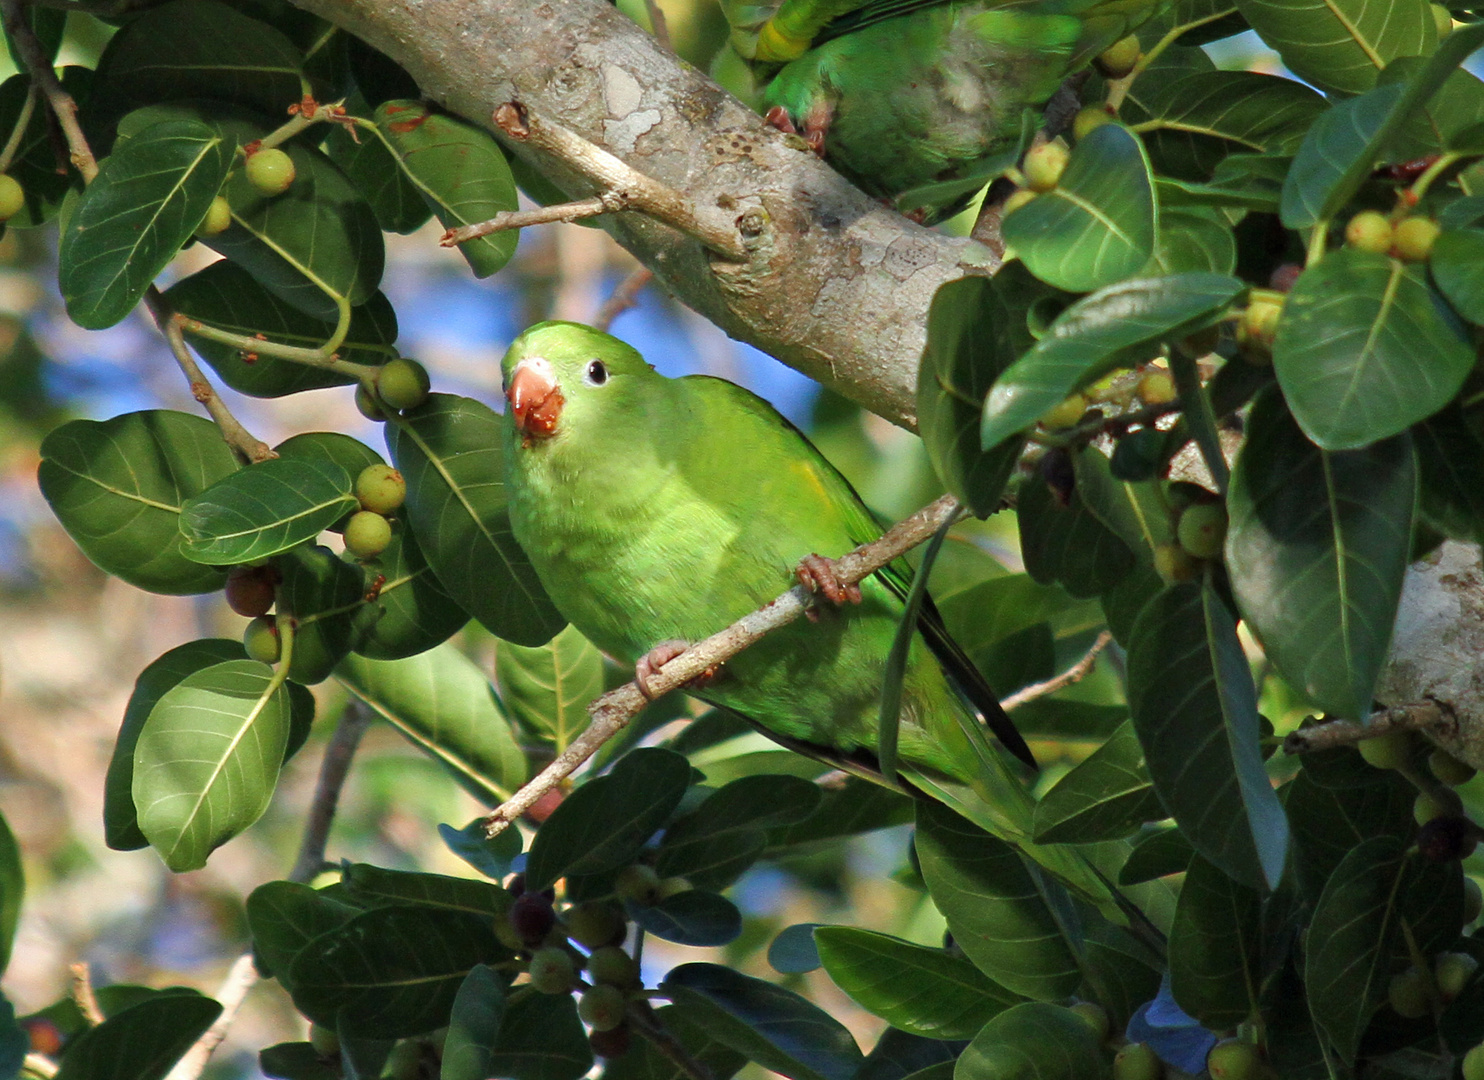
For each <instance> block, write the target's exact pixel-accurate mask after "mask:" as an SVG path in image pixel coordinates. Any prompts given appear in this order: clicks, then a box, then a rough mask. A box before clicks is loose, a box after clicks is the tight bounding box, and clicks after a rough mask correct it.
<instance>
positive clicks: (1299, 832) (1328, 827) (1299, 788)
mask: <svg viewBox="0 0 1484 1080" xmlns="http://www.w3.org/2000/svg"><path fill="white" fill-rule="evenodd" d="M1352 753H1353V752H1352ZM1307 756H1308V755H1306V757H1307ZM1306 765H1307V762H1306ZM1363 775H1366V776H1367V779H1368V780H1369V782H1368V783H1365V784H1360V785H1352V786H1346V787H1333V786H1330V785H1327V784H1326V783H1324V782H1323V780H1321V779H1317V778H1316V770H1314V769H1312V768H1308V767H1306V768H1304V769H1303V770H1301V771H1300V772H1299V774H1298V775H1297V776H1296V777H1294V778H1293V780H1292V781H1291V782H1289V783H1288V784H1286V785H1284V788H1283V808H1284V810H1285V811H1286V812H1287V814H1288V820H1289V822H1290V824H1291V825H1292V827H1293V856H1294V857H1293V868H1294V874H1295V884H1297V886H1298V888H1299V891H1300V895H1302V896H1303V897H1304V899H1306V900H1307V901H1308V902H1310V903H1313V902H1315V901H1317V900H1318V899H1319V894H1320V893H1321V892H1323V891H1324V886H1325V884H1326V883H1327V882H1328V881H1329V878H1330V875H1331V874H1333V873H1334V870H1335V867H1337V866H1339V865H1340V862H1341V861H1342V860H1343V859H1344V858H1345V856H1346V855H1347V854H1349V852H1350V850H1351V849H1352V848H1354V847H1356V846H1357V845H1359V844H1360V843H1361V841H1363V840H1369V839H1371V838H1372V837H1376V836H1394V837H1396V838H1397V839H1398V840H1410V839H1411V838H1412V836H1413V834H1414V833H1415V831H1416V822H1415V821H1414V820H1413V818H1412V803H1413V801H1414V800H1415V799H1416V797H1417V792H1416V789H1415V788H1414V787H1412V785H1411V784H1410V783H1408V782H1407V781H1406V780H1404V779H1402V777H1401V776H1400V775H1399V774H1397V773H1395V772H1393V771H1391V770H1389V769H1388V770H1385V771H1382V770H1380V769H1366V770H1365V773H1364V774H1363Z"/></svg>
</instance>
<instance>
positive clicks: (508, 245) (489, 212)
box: [376, 101, 518, 278]
mask: <svg viewBox="0 0 1484 1080" xmlns="http://www.w3.org/2000/svg"><path fill="white" fill-rule="evenodd" d="M376 126H377V128H378V129H379V130H380V131H381V132H382V134H383V135H385V136H386V138H387V140H388V141H389V142H390V143H391V145H392V146H393V147H394V148H395V150H396V152H397V155H398V158H399V160H400V163H401V166H402V168H403V169H405V170H406V172H407V175H408V177H409V178H410V179H411V180H412V182H413V184H414V185H415V186H416V187H417V189H418V190H419V191H420V192H421V193H422V197H423V198H424V199H425V200H426V201H427V203H428V205H429V206H431V207H432V208H433V213H434V214H436V215H437V216H438V220H439V221H440V222H441V223H442V224H443V226H444V227H445V228H449V229H455V228H458V227H459V226H461V225H474V224H477V223H478V222H481V221H487V220H488V219H490V218H492V217H494V216H495V215H496V214H497V213H499V212H500V211H502V210H514V209H515V208H516V203H517V200H516V193H515V179H514V178H513V177H512V176H511V175H510V166H509V165H508V164H507V163H506V160H505V155H504V153H502V152H501V150H500V146H499V144H498V143H496V142H495V140H494V138H493V137H492V136H491V135H490V134H489V133H488V132H487V131H482V130H480V129H479V128H477V127H475V126H474V125H473V124H469V123H466V122H465V121H463V120H459V119H457V118H456V117H453V116H449V115H447V114H446V113H437V112H434V111H432V110H431V109H430V108H428V106H427V105H425V104H423V103H422V102H420V101H387V102H383V103H382V104H381V105H379V106H377V109H376ZM517 240H518V236H517V234H516V232H515V231H514V230H507V231H505V232H497V233H491V234H490V235H488V236H481V237H479V238H478V239H477V240H470V241H468V242H467V243H463V244H460V245H459V253H460V254H462V255H463V256H464V258H465V259H467V260H468V262H469V267H470V268H471V269H472V270H473V271H474V276H475V277H481V278H482V277H488V276H489V275H491V274H493V273H494V272H495V271H496V270H498V269H500V268H501V267H502V266H504V265H505V264H506V263H507V262H509V261H510V257H511V256H512V255H514V254H515V244H516V241H517Z"/></svg>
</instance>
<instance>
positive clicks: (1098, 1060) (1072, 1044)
mask: <svg viewBox="0 0 1484 1080" xmlns="http://www.w3.org/2000/svg"><path fill="white" fill-rule="evenodd" d="M1108 1075H1109V1069H1108V1055H1107V1054H1106V1053H1104V1051H1103V1048H1102V1047H1101V1046H1099V1045H1098V1037H1097V1035H1095V1034H1094V1033H1093V1030H1092V1027H1091V1025H1089V1024H1088V1023H1087V1022H1086V1021H1085V1020H1083V1019H1082V1018H1081V1017H1080V1016H1078V1015H1077V1014H1076V1013H1074V1012H1072V1010H1070V1009H1066V1008H1063V1007H1062V1006H1060V1005H1049V1004H1047V1003H1045V1002H1041V1001H1027V1002H1024V1003H1022V1004H1020V1005H1016V1006H1015V1007H1014V1008H1012V1009H1006V1010H1005V1011H1004V1012H1002V1013H1000V1015H998V1016H996V1017H995V1018H994V1019H993V1020H991V1021H990V1022H989V1023H987V1024H985V1025H984V1028H983V1030H982V1031H980V1032H979V1034H978V1035H976V1036H975V1037H974V1041H973V1042H971V1043H969V1045H968V1048H967V1049H965V1050H964V1052H963V1056H962V1057H960V1058H959V1059H958V1065H957V1066H956V1067H955V1068H954V1070H953V1076H954V1080H1022V1078H1023V1080H1105V1078H1106V1077H1107V1076H1108Z"/></svg>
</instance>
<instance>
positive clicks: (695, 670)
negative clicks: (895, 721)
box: [482, 495, 964, 836]
mask: <svg viewBox="0 0 1484 1080" xmlns="http://www.w3.org/2000/svg"><path fill="white" fill-rule="evenodd" d="M963 513H964V508H963V507H962V506H961V505H959V502H958V500H957V499H955V498H954V497H953V496H952V495H944V496H943V497H942V498H941V499H939V500H938V501H937V502H934V503H931V504H930V505H928V506H925V507H923V508H922V509H921V510H919V511H917V513H915V514H913V515H912V516H911V517H907V518H904V519H902V520H901V521H899V522H898V523H897V524H896V525H895V526H894V527H893V528H892V529H891V530H889V531H888V532H887V533H886V534H885V535H884V536H882V537H881V538H880V539H877V540H873V541H872V542H871V543H869V544H863V545H862V546H861V547H858V548H856V549H855V550H854V551H851V552H848V553H846V554H845V555H842V556H841V557H840V558H838V559H836V560H834V569H835V575H836V577H838V578H839V580H840V584H841V585H853V584H855V583H856V582H858V581H860V580H861V579H863V578H866V577H869V576H870V575H871V574H874V573H875V572H876V571H877V570H880V569H881V568H882V567H883V566H885V565H886V564H887V563H889V562H891V561H892V560H893V559H897V558H900V557H901V556H902V555H903V554H905V553H906V552H908V551H911V550H912V549H913V548H914V547H916V546H917V545H918V544H921V543H923V542H924V541H925V540H927V539H929V538H930V537H931V536H932V535H933V533H935V532H937V531H938V529H939V528H940V527H941V526H942V525H943V524H944V522H947V521H956V520H957V519H958V518H959V517H960V516H961V515H962V514H963ZM813 603H814V595H813V594H812V593H810V592H809V591H808V590H807V589H805V588H804V586H802V585H795V586H794V587H793V588H792V589H789V590H788V591H787V592H786V593H784V594H783V595H782V596H780V597H778V598H777V599H776V600H773V601H770V602H769V603H767V604H765V605H763V606H762V607H760V608H758V609H757V610H756V611H753V612H749V613H748V614H747V615H744V616H743V617H742V618H740V619H738V620H737V621H736V622H734V623H732V625H731V626H729V627H727V628H726V629H725V630H723V631H721V632H720V633H718V634H713V635H712V636H711V637H709V638H706V639H705V640H704V641H701V642H699V643H697V644H695V645H692V646H691V647H690V648H688V649H686V650H685V651H684V652H682V653H680V654H679V655H678V656H676V657H675V658H674V659H672V660H670V661H669V662H668V663H666V664H665V665H664V666H663V667H662V668H660V669H659V671H658V672H657V673H656V674H655V675H654V676H653V677H652V678H650V679H649V693H650V697H645V695H644V693H643V692H642V691H641V690H640V689H639V684H638V683H637V682H629V683H625V684H624V685H623V686H620V687H618V688H617V689H615V690H610V691H608V693H606V694H604V695H603V696H602V697H600V698H598V699H597V700H596V701H594V702H593V703H592V704H591V705H589V706H588V710H587V711H588V715H589V716H590V717H591V718H592V719H591V722H590V723H589V724H588V726H587V728H586V730H584V731H583V733H582V734H581V735H579V736H577V738H576V739H574V740H572V742H571V743H570V744H569V745H568V746H567V749H565V750H564V751H562V752H561V753H560V754H558V755H557V756H556V758H555V759H553V760H552V762H551V764H550V765H548V766H547V767H546V768H544V769H542V770H541V772H540V773H538V774H537V775H536V776H535V777H534V778H533V779H531V780H529V781H527V783H526V784H525V786H524V787H522V788H521V789H520V790H519V791H517V792H516V793H515V794H514V795H512V796H511V797H510V798H509V799H508V800H507V801H506V802H504V803H502V804H501V805H499V806H497V807H496V808H495V809H494V810H492V811H491V812H490V813H489V814H487V815H486V816H485V817H484V819H483V821H482V824H483V826H484V830H485V835H487V836H496V835H498V834H499V833H501V832H502V831H504V829H505V828H506V827H507V826H508V825H509V824H510V823H511V822H512V821H514V820H516V819H517V818H518V817H520V816H521V815H522V814H523V813H525V812H526V811H527V810H528V809H530V808H531V806H532V805H534V804H535V802H536V801H537V800H538V799H540V798H541V796H542V795H544V794H546V792H548V791H550V790H551V789H552V788H553V787H555V786H556V785H557V784H559V783H560V782H561V781H563V780H565V779H566V778H567V777H568V776H570V775H571V774H572V772H573V771H574V770H576V768H577V767H578V766H579V765H581V764H582V763H583V762H584V761H586V760H587V759H588V758H589V757H591V756H592V755H593V754H594V753H595V752H597V750H598V748H599V747H600V746H602V745H603V744H604V743H605V742H607V741H608V740H609V739H611V738H612V737H613V736H614V735H616V734H617V733H618V732H619V731H621V730H622V729H623V728H624V727H625V726H626V725H627V724H628V722H629V721H630V720H632V719H633V718H634V717H635V716H637V715H638V713H639V711H640V710H641V709H643V708H644V707H645V706H646V705H648V704H649V702H650V700H651V699H652V698H658V697H660V696H661V695H663V694H668V693H669V692H670V691H671V690H674V689H676V688H678V687H680V686H683V685H685V684H686V683H688V682H690V680H692V679H694V678H695V677H696V676H698V675H700V674H702V673H703V672H705V671H706V670H707V669H708V668H713V667H715V666H717V665H718V664H722V663H725V662H726V661H727V660H729V659H731V658H732V657H733V656H735V655H737V653H739V652H741V651H742V650H743V649H745V648H746V647H747V646H749V645H751V644H752V643H753V642H755V641H757V640H758V639H760V638H762V637H763V636H764V635H766V634H768V633H770V632H771V631H773V630H776V629H778V628H779V627H780V626H785V625H787V624H788V623H791V622H793V621H794V620H795V619H797V618H798V617H799V616H800V615H803V614H804V613H805V611H807V610H808V609H809V607H810V606H811V605H813Z"/></svg>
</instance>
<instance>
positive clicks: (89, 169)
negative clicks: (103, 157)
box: [0, 0, 98, 184]
mask: <svg viewBox="0 0 1484 1080" xmlns="http://www.w3.org/2000/svg"><path fill="white" fill-rule="evenodd" d="M0 10H3V11H4V13H5V30H6V33H8V34H9V35H10V40H11V41H12V42H14V43H15V47H16V51H17V52H19V53H20V54H21V61H22V62H23V63H24V64H25V66H26V73H27V74H28V75H30V76H31V78H32V80H33V81H34V82H35V84H36V86H37V87H39V88H40V90H41V92H42V93H43V94H45V95H46V100H47V102H48V103H49V104H50V105H51V107H52V112H54V113H56V116H57V123H58V124H60V125H61V127H62V134H63V135H64V136H65V137H66V139H67V149H68V151H69V152H70V153H71V156H72V164H73V165H75V166H77V171H78V172H80V173H82V178H83V181H84V183H89V184H91V183H92V182H93V177H95V176H97V175H98V162H97V160H96V159H95V158H94V157H93V150H92V148H91V147H90V146H88V140H87V136H85V135H84V134H83V133H82V125H81V124H79V123H78V122H77V102H75V101H73V100H72V95H71V94H69V93H67V91H66V90H64V89H62V83H61V82H60V81H59V80H58V79H57V71H56V69H55V68H54V67H52V64H51V61H50V60H48V59H47V56H46V52H45V51H44V50H43V49H42V47H41V42H40V41H38V40H36V34H35V32H34V31H33V30H32V29H31V23H30V20H28V19H27V18H26V4H25V3H24V2H23V0H0Z"/></svg>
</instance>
